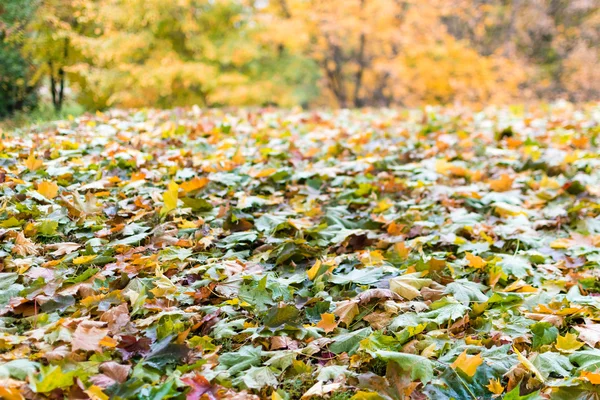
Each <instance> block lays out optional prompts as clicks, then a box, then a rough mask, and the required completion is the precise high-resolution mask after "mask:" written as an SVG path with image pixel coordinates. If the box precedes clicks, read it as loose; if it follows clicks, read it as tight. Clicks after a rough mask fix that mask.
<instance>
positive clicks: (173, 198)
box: [160, 181, 179, 214]
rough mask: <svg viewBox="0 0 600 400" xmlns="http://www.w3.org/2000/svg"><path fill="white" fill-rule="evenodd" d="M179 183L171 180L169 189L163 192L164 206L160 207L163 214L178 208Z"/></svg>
mask: <svg viewBox="0 0 600 400" xmlns="http://www.w3.org/2000/svg"><path fill="white" fill-rule="evenodd" d="M178 193H179V185H177V184H176V183H175V182H173V181H171V182H169V185H168V186H167V190H166V191H165V192H164V193H163V203H164V205H163V207H162V208H161V209H160V213H161V214H167V213H169V212H170V211H173V210H174V209H176V208H177V199H178V198H179V195H178Z"/></svg>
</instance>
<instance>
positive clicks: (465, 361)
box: [450, 350, 483, 377]
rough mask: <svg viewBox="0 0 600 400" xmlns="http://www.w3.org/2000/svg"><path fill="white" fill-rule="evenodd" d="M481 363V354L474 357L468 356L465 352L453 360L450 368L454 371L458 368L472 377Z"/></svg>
mask: <svg viewBox="0 0 600 400" xmlns="http://www.w3.org/2000/svg"><path fill="white" fill-rule="evenodd" d="M482 363H483V358H482V357H481V353H479V354H477V355H476V356H469V355H467V351H466V350H465V351H463V352H462V353H460V355H459V356H458V358H457V359H456V360H454V362H453V363H452V365H450V366H451V367H452V368H454V369H457V368H459V369H460V370H461V371H463V372H464V373H465V374H467V376H469V377H473V375H475V372H476V371H477V367H479V366H480V365H481V364H482Z"/></svg>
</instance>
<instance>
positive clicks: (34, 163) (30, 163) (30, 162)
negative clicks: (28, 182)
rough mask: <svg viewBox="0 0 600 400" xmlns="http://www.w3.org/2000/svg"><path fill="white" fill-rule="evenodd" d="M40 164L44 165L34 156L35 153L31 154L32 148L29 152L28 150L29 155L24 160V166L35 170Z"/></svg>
mask: <svg viewBox="0 0 600 400" xmlns="http://www.w3.org/2000/svg"><path fill="white" fill-rule="evenodd" d="M42 165H44V162H43V161H42V160H38V159H37V158H35V154H33V150H31V152H29V157H27V160H25V166H26V167H27V169H28V170H30V171H36V170H38V169H40V168H41V167H42Z"/></svg>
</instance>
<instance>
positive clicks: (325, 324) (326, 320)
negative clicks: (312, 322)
mask: <svg viewBox="0 0 600 400" xmlns="http://www.w3.org/2000/svg"><path fill="white" fill-rule="evenodd" d="M317 327H318V328H321V329H323V330H324V331H325V332H326V333H330V332H333V331H334V329H335V328H336V327H337V323H336V322H335V315H334V314H330V313H325V314H321V320H320V321H319V323H318V324H317Z"/></svg>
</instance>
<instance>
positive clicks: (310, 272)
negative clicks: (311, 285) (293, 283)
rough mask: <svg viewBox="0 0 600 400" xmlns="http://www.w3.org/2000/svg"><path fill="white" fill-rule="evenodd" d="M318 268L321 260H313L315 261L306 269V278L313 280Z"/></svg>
mask: <svg viewBox="0 0 600 400" xmlns="http://www.w3.org/2000/svg"><path fill="white" fill-rule="evenodd" d="M320 268H321V260H317V261H315V263H314V265H313V266H312V267H311V269H309V270H308V271H306V274H307V275H308V279H310V280H311V281H313V280H314V279H315V278H316V277H317V273H318V272H319V269H320Z"/></svg>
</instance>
